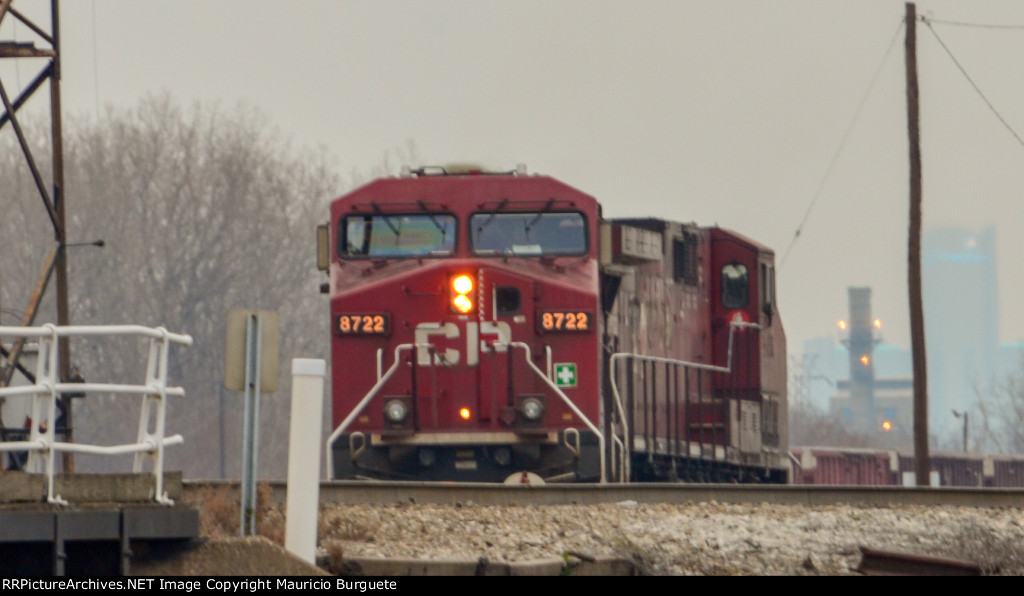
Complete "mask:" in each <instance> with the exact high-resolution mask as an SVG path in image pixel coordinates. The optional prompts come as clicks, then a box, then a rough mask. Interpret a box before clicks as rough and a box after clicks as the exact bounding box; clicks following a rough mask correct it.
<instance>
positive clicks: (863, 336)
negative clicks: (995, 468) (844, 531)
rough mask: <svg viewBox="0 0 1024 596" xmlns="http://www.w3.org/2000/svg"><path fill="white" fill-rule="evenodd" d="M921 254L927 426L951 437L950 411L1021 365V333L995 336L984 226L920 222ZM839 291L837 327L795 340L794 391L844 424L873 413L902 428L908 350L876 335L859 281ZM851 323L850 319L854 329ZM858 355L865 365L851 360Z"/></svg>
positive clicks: (907, 417)
mask: <svg viewBox="0 0 1024 596" xmlns="http://www.w3.org/2000/svg"><path fill="white" fill-rule="evenodd" d="M921 261H922V292H923V302H924V316H925V356H926V360H927V366H928V414H929V416H928V418H929V420H928V430H929V434H931V435H937V436H940V437H956V436H959V433H960V432H961V428H962V424H963V422H962V421H961V420H958V419H957V418H956V417H955V416H954V415H953V411H954V410H956V411H967V412H970V411H971V410H972V409H976V405H975V404H976V401H977V395H978V392H985V391H990V390H991V389H992V388H993V386H994V384H998V383H999V382H1001V381H1003V380H1005V379H1006V378H1007V377H1008V376H1009V375H1012V374H1014V373H1016V372H1019V371H1021V370H1022V369H1024V342H1022V343H1014V344H1006V345H1000V344H999V297H998V294H999V288H998V281H997V274H996V252H995V229H994V228H993V227H991V226H989V227H986V228H985V229H983V230H982V231H981V232H979V233H974V232H970V231H968V230H964V229H960V228H941V229H934V230H930V231H927V232H925V234H924V237H923V241H922V256H921ZM849 291H850V319H849V321H847V323H846V324H847V329H846V330H842V331H841V332H840V333H839V335H838V336H832V337H821V338H817V339H814V340H810V341H807V342H805V343H804V346H803V349H804V353H803V354H802V355H801V360H800V361H797V362H794V363H793V366H792V367H791V368H792V369H793V374H794V376H795V377H796V378H797V382H796V383H795V387H794V390H795V391H797V392H798V395H797V396H796V398H797V399H800V400H802V401H803V402H805V403H807V404H808V405H811V406H814V407H817V408H819V409H827V410H828V411H830V412H832V413H833V414H834V415H835V416H837V417H841V418H842V419H844V420H848V421H849V424H850V425H851V430H857V431H860V432H863V429H865V428H868V427H869V426H871V425H869V424H868V422H869V420H870V419H871V417H873V418H874V420H875V426H874V428H876V429H877V428H878V427H877V424H878V423H879V422H880V421H881V422H884V420H882V419H891V420H890V424H891V425H892V426H891V428H894V429H899V428H906V429H910V432H911V434H912V428H913V362H912V355H911V353H910V350H909V349H904V348H900V347H897V346H893V345H889V344H885V343H883V342H882V339H881V335H880V332H879V331H878V330H877V328H874V327H873V323H874V321H873V320H871V317H870V292H871V290H870V289H869V288H850V289H849ZM857 309H860V310H861V311H863V312H860V313H859V314H858V313H857V312H856V311H857ZM865 309H866V310H865ZM858 317H859V318H858ZM852 325H857V326H858V327H857V331H856V332H854V331H853V327H852ZM863 356H867V357H868V363H867V364H864V363H863V362H862V361H861V360H860V358H861V357H863ZM979 420H980V419H979ZM972 421H973V417H972ZM888 432H892V431H888ZM876 436H877V435H876Z"/></svg>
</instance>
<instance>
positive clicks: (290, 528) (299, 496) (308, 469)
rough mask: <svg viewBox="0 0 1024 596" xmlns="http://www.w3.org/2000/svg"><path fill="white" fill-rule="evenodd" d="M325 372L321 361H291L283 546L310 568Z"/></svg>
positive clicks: (316, 515) (316, 514)
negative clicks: (290, 407)
mask: <svg viewBox="0 0 1024 596" xmlns="http://www.w3.org/2000/svg"><path fill="white" fill-rule="evenodd" d="M326 372H327V363H326V362H325V361H323V360H313V359H309V358H295V359H293V360H292V419H291V425H290V427H289V439H288V497H287V502H286V505H285V506H286V510H285V516H286V518H285V538H284V546H285V548H286V549H288V551H290V552H291V553H292V554H294V555H296V556H297V557H299V558H301V559H304V560H305V561H307V562H309V563H312V564H314V565H315V564H316V539H317V520H318V518H319V513H320V424H321V419H322V414H321V412H323V399H324V395H323V394H324V375H325V374H326Z"/></svg>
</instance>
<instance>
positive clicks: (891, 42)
mask: <svg viewBox="0 0 1024 596" xmlns="http://www.w3.org/2000/svg"><path fill="white" fill-rule="evenodd" d="M902 29H903V19H900V24H899V26H898V27H896V32H895V33H893V36H892V39H890V40H889V47H888V48H887V49H886V50H885V55H883V56H882V60H881V61H880V62H879V64H878V68H877V69H876V70H875V74H874V76H873V77H871V82H870V83H868V88H867V91H865V92H864V95H863V97H861V100H860V103H859V104H858V105H857V109H856V110H855V111H854V114H853V118H852V119H851V120H850V124H849V125H848V126H847V127H846V132H845V133H844V134H843V138H842V140H841V141H840V142H839V147H838V148H837V149H836V152H835V154H834V155H833V156H832V161H831V162H830V163H829V164H828V168H827V169H826V170H825V175H824V177H822V179H821V183H819V184H818V189H817V190H816V191H815V192H814V198H813V199H811V204H810V205H809V206H808V207H807V211H805V212H804V217H803V219H801V220H800V225H798V226H797V228H796V232H794V233H793V239H792V240H790V241H789V246H787V247H786V250H785V252H783V253H782V260H781V261H779V268H780V269H781V268H782V266H783V265H784V264H785V263H786V257H788V256H789V251H790V249H791V248H793V244H795V243H796V240H797V238H799V237H800V234H801V232H802V231H803V228H804V225H805V224H806V223H807V220H808V219H809V218H810V216H811V210H812V209H814V205H815V204H816V203H817V202H818V199H819V198H821V192H822V190H823V189H824V188H825V182H826V181H828V179H829V176H830V175H831V174H832V168H834V167H835V165H836V162H838V161H839V156H840V154H842V152H843V148H844V147H845V146H846V141H847V140H848V139H849V137H850V133H851V132H852V131H853V127H854V125H855V124H856V123H857V121H858V120H859V119H860V115H861V112H862V111H863V109H864V105H865V104H866V103H867V99H868V96H870V95H871V91H872V89H874V87H875V83H876V82H877V81H878V76H879V75H880V74H881V73H882V67H883V66H884V65H885V62H886V61H887V60H888V59H889V54H890V53H892V48H893V46H894V45H895V43H896V39H897V38H898V37H899V34H900V31H901V30H902Z"/></svg>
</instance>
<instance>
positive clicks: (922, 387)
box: [904, 2, 931, 486]
mask: <svg viewBox="0 0 1024 596" xmlns="http://www.w3.org/2000/svg"><path fill="white" fill-rule="evenodd" d="M906 8H907V13H906V26H907V35H906V40H905V43H904V47H905V50H906V69H907V132H908V134H909V135H910V239H909V250H908V267H907V271H908V274H907V278H908V285H909V294H910V340H911V352H912V354H913V359H914V364H913V366H914V474H915V477H916V484H917V486H928V476H929V472H930V471H931V458H930V456H929V455H928V370H927V367H926V359H925V342H924V307H923V305H922V304H923V302H922V299H921V144H920V132H921V131H920V112H919V105H918V104H919V99H920V94H919V91H918V87H917V49H916V45H917V29H916V24H917V9H916V7H915V6H914V3H912V2H907V4H906Z"/></svg>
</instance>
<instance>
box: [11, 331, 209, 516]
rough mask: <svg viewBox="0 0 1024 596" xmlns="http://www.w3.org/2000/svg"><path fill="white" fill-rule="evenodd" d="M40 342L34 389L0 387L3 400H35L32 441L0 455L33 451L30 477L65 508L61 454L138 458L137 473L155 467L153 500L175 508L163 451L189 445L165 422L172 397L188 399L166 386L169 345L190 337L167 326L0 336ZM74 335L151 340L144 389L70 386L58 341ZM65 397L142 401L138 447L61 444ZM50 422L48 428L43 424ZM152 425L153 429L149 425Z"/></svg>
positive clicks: (14, 445)
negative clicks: (37, 477) (58, 474)
mask: <svg viewBox="0 0 1024 596" xmlns="http://www.w3.org/2000/svg"><path fill="white" fill-rule="evenodd" d="M4 336H7V337H16V338H23V339H28V338H35V339H36V340H37V341H38V342H39V343H38V352H37V361H36V371H35V376H36V378H35V384H33V385H21V386H17V387H0V398H11V397H22V398H28V399H31V400H32V404H31V416H30V418H31V420H32V424H31V427H30V429H29V431H28V432H29V435H28V439H27V440H25V441H7V442H0V452H5V451H23V452H28V461H27V463H26V466H25V469H26V471H28V472H34V473H45V474H46V480H47V490H46V499H47V501H48V502H50V503H53V504H60V505H66V504H67V501H64V500H63V499H61V498H60V496H59V495H54V462H55V459H56V454H57V452H62V453H85V454H92V455H125V454H132V453H134V454H135V460H134V463H133V468H132V471H133V472H135V473H140V472H142V471H143V470H142V468H143V464H144V462H145V461H146V459H147V458H150V459H152V462H153V478H154V481H155V484H156V486H155V488H156V490H155V494H154V498H155V500H156V501H157V502H159V503H162V504H165V505H172V504H174V501H172V500H171V499H169V498H168V497H167V494H166V492H165V491H164V485H163V466H164V448H165V447H167V446H170V445H180V444H181V443H183V442H184V439H183V438H182V436H181V435H171V436H166V435H165V429H164V426H165V421H166V419H167V418H166V412H167V397H168V396H178V397H181V396H184V395H185V390H184V389H182V388H181V387H168V386H167V360H168V352H169V348H170V345H171V344H172V343H173V344H178V345H183V346H190V345H192V338H191V337H190V336H188V335H180V334H175V333H170V332H168V331H167V330H166V329H164V328H163V327H158V328H150V327H143V326H140V325H106V326H99V325H78V326H66V327H57V326H56V325H52V324H47V325H43V326H41V327H2V326H0V337H4ZM71 336H89V337H95V336H135V337H140V338H144V339H148V340H149V355H148V360H147V364H146V379H145V382H144V383H143V384H142V385H120V384H111V383H85V382H82V383H67V382H63V381H61V380H60V379H59V370H60V362H59V358H58V352H59V350H58V347H57V344H58V339H59V338H62V337H71ZM64 393H85V394H88V393H109V394H112V395H118V394H121V395H136V396H142V408H141V413H140V415H139V429H138V434H137V437H136V441H135V442H134V443H127V444H122V445H112V446H101V445H85V444H77V443H65V442H59V441H57V440H56V430H57V429H56V424H55V421H56V407H57V400H58V399H59V398H60V396H61V395H62V394H64ZM43 421H46V422H48V424H46V425H45V426H44V425H41V424H40V423H41V422H43ZM151 422H152V427H153V428H152V429H151V428H150V423H151Z"/></svg>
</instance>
